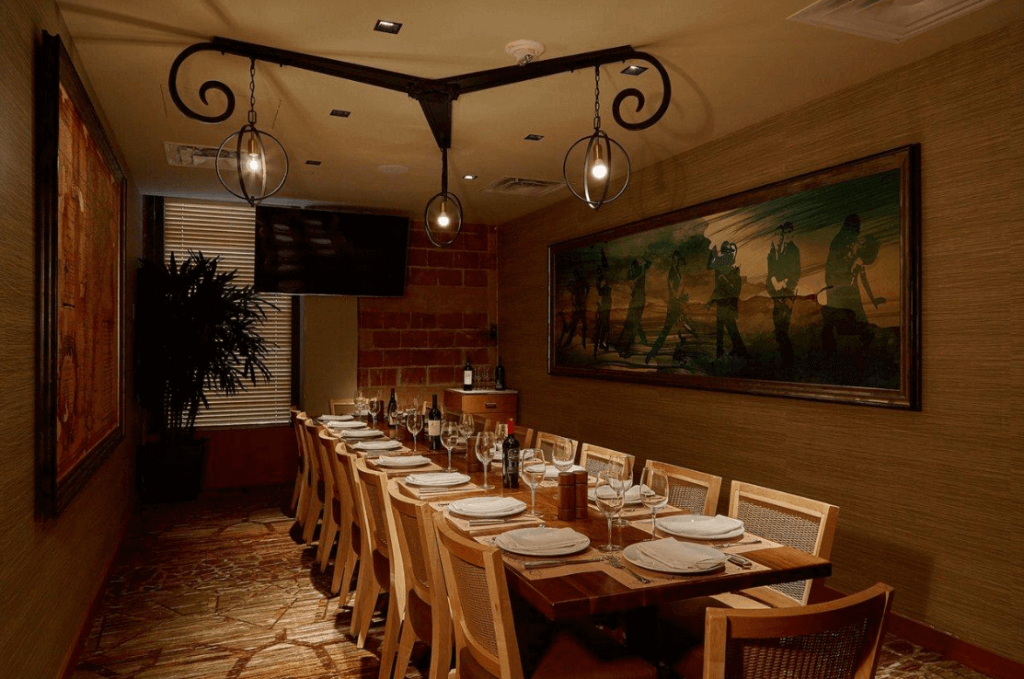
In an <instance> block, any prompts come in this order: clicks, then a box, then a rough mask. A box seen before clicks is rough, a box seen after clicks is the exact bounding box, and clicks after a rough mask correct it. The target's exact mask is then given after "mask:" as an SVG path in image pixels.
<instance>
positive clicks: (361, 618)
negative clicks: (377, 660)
mask: <svg viewBox="0 0 1024 679" xmlns="http://www.w3.org/2000/svg"><path fill="white" fill-rule="evenodd" d="M383 592H384V590H383V589H382V588H381V587H380V586H379V585H378V584H377V583H376V582H374V583H372V584H371V585H370V587H368V588H367V589H366V590H364V591H363V595H364V596H362V597H361V598H360V599H357V601H356V610H354V611H352V618H353V620H355V621H356V623H357V626H356V629H355V631H354V636H355V637H356V648H365V647H366V637H367V635H368V634H369V633H370V623H372V622H373V612H374V611H375V610H377V599H378V598H379V597H380V595H381V594H382V593H383Z"/></svg>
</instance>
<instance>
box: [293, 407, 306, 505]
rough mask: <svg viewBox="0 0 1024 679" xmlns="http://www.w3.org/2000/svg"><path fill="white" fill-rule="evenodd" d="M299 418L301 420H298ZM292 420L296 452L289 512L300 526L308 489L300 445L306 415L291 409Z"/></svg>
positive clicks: (304, 458)
mask: <svg viewBox="0 0 1024 679" xmlns="http://www.w3.org/2000/svg"><path fill="white" fill-rule="evenodd" d="M300 418H301V419H300ZM291 419H292V431H294V432H295V452H296V456H297V459H296V471H295V490H293V491H292V501H291V505H290V507H291V511H292V514H294V515H295V519H296V520H297V521H298V522H299V524H300V525H301V524H302V521H303V519H305V517H306V508H307V507H306V503H307V502H308V501H309V498H308V495H307V493H308V490H307V489H308V488H309V464H307V463H306V454H305V453H306V451H305V448H304V447H303V445H302V430H301V429H300V427H301V426H303V425H304V423H305V421H306V419H308V418H307V417H306V413H304V412H302V411H301V410H299V409H298V408H292V410H291Z"/></svg>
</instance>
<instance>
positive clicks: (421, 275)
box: [405, 266, 438, 285]
mask: <svg viewBox="0 0 1024 679" xmlns="http://www.w3.org/2000/svg"><path fill="white" fill-rule="evenodd" d="M437 274H438V270H437V269H424V268H421V267H418V266H412V267H409V278H407V279H406V281H405V282H406V284H408V285H437Z"/></svg>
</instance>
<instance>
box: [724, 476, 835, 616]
mask: <svg viewBox="0 0 1024 679" xmlns="http://www.w3.org/2000/svg"><path fill="white" fill-rule="evenodd" d="M838 515H839V507H836V506H835V505H830V504H828V503H827V502H819V501H817V500H810V499H808V498H805V497H800V496H799V495H792V494H790V493H783V492H782V491H778V490H772V489H771V488H762V487H761V486H755V485H754V484H752V483H745V482H743V481H733V482H732V485H731V486H730V488H729V516H731V517H734V518H737V519H740V520H741V521H743V523H744V525H745V526H746V528H747V530H748V531H750V532H751V533H754V534H756V535H760V536H761V537H763V538H767V539H769V540H773V541H775V542H778V543H780V544H783V545H787V546H789V547H794V548H796V549H799V550H801V551H803V552H807V553H808V554H813V555H814V556H818V557H821V558H822V559H828V558H829V557H830V556H831V554H832V541H833V539H834V538H835V532H836V517H837V516H838ZM771 589H772V590H774V591H775V592H778V593H779V594H782V595H784V596H785V597H788V598H789V599H791V600H792V601H795V602H796V603H798V604H806V603H807V599H808V597H809V596H810V590H811V583H810V581H807V580H804V581H797V582H787V583H783V584H780V585H772V586H771ZM769 603H773V604H776V605H783V606H785V605H792V603H791V602H788V601H785V600H783V601H779V602H776V601H772V602H769Z"/></svg>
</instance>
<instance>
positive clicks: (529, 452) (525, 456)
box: [519, 448, 547, 516]
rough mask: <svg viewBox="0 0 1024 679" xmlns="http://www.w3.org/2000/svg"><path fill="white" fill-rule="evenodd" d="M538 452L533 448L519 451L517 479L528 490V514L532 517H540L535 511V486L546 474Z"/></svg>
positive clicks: (542, 460)
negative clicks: (521, 481)
mask: <svg viewBox="0 0 1024 679" xmlns="http://www.w3.org/2000/svg"><path fill="white" fill-rule="evenodd" d="M540 452H541V451H539V450H536V449H534V448H524V449H523V450H521V451H519V478H521V479H522V480H523V483H525V484H526V485H527V487H529V489H530V505H531V508H530V509H531V511H530V513H531V514H532V515H533V516H540V512H538V511H537V486H539V485H540V482H541V481H543V480H544V474H545V473H546V472H547V465H546V464H544V458H543V457H541V456H540Z"/></svg>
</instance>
